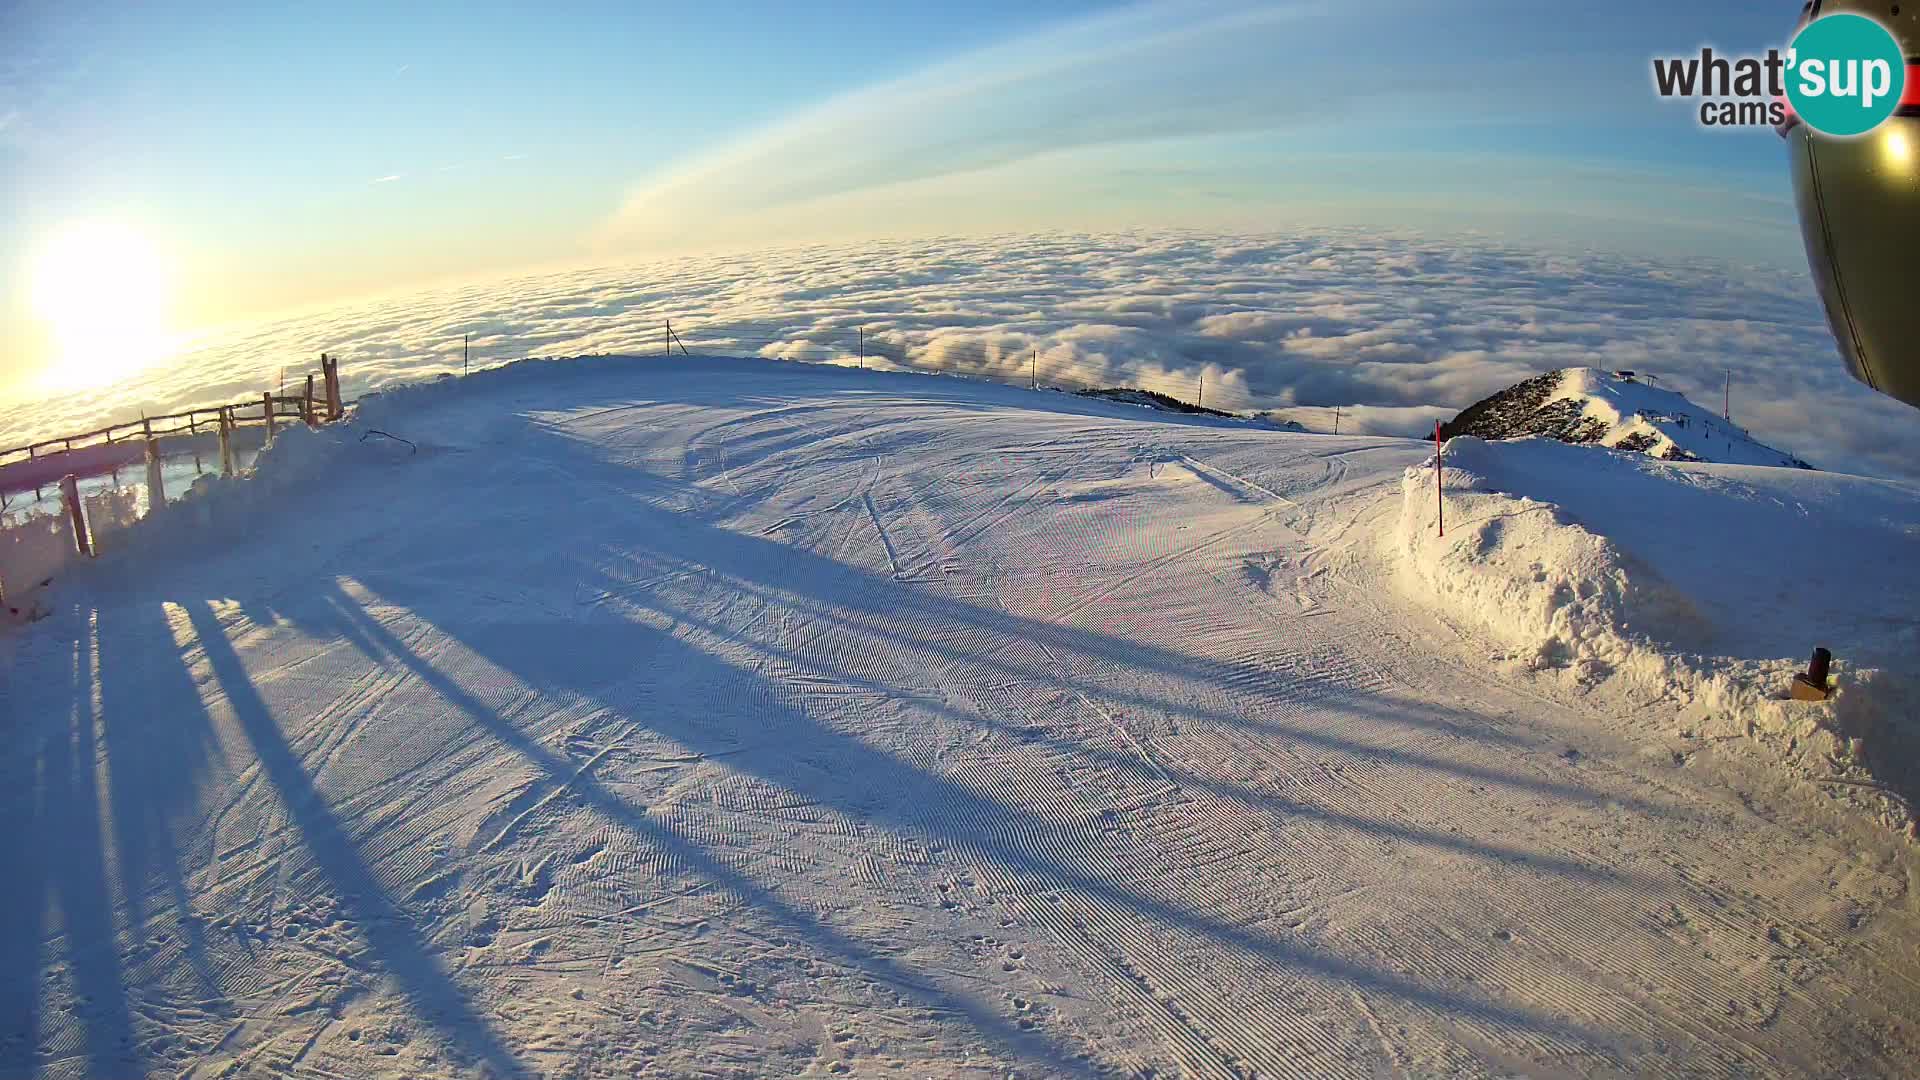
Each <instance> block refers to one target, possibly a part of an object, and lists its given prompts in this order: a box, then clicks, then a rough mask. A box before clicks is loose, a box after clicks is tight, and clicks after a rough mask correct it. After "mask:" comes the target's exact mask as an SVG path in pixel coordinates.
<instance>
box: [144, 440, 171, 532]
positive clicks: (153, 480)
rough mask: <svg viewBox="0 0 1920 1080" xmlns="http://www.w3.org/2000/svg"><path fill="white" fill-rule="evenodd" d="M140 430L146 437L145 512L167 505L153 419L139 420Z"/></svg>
mask: <svg viewBox="0 0 1920 1080" xmlns="http://www.w3.org/2000/svg"><path fill="white" fill-rule="evenodd" d="M140 430H141V432H142V433H143V434H145V435H146V437H147V513H149V514H151V513H153V512H154V511H155V510H158V509H160V508H161V507H163V506H165V505H167V487H166V481H165V480H164V479H163V478H162V477H161V475H160V472H161V470H160V440H159V439H156V438H154V437H153V421H151V420H144V419H143V420H141V421H140Z"/></svg>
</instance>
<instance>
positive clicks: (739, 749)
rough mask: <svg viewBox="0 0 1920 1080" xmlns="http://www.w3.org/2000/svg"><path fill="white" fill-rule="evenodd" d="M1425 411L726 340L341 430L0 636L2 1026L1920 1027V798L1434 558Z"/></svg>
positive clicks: (1884, 1048)
mask: <svg viewBox="0 0 1920 1080" xmlns="http://www.w3.org/2000/svg"><path fill="white" fill-rule="evenodd" d="M367 428H380V429H382V430H385V431H388V432H390V433H392V434H394V435H397V436H401V437H404V438H406V439H408V440H411V441H412V442H413V443H414V444H415V445H416V446H417V450H414V451H410V450H409V449H408V447H406V446H405V445H402V444H400V443H397V442H393V441H391V440H387V439H383V438H379V437H373V438H369V439H367V440H366V441H364V442H363V441H360V437H361V435H362V434H363V432H364V431H365V429H367ZM1426 452H1427V451H1426V448H1425V447H1424V446H1423V445H1422V444H1419V443H1415V442H1405V441H1400V440H1392V439H1381V438H1371V437H1361V438H1336V437H1330V436H1323V435H1304V434H1294V433H1288V432H1277V431H1271V430H1260V429H1256V428H1252V427H1250V426H1248V425H1244V424H1236V423H1233V422H1229V421H1220V420H1214V419H1209V418H1188V417H1176V416H1171V415H1168V414H1164V413H1154V412H1149V411H1146V410H1141V409H1137V408H1129V407H1126V406H1123V405H1115V404H1109V403H1103V402H1098V401H1092V400H1087V399H1081V398H1074V397H1070V396H1066V395H1057V394H1047V393H1033V392H1028V391H1022V390H1016V389H1010V388H1004V387H996V386H988V385H982V384H975V383H969V382H965V381H962V380H957V379H946V378H934V377H926V376H906V375H879V374H872V373H861V372H855V371H846V370H834V369H827V368H818V367H804V366H786V365H779V364H769V363H764V362H757V361H726V360H715V359H703V358H694V359H691V360H685V361H678V360H676V361H660V360H645V361H639V360H601V361H579V362H573V363H555V364H526V365H519V366H516V367H513V368H508V369H504V370H501V371H496V372H489V373H485V374H482V375H476V376H474V377H472V378H470V379H466V380H459V381H449V382H444V383H440V384H437V385H430V386H426V387H421V388H417V389H412V390H407V391H400V392H396V393H390V394H388V395H384V396H383V397H381V398H379V399H376V400H375V401H373V402H371V403H369V404H368V405H367V406H365V411H364V412H363V414H362V415H361V416H359V417H358V418H356V420H355V421H354V424H353V425H352V426H351V427H350V428H343V429H334V430H329V431H326V432H322V433H319V434H314V435H309V434H307V433H305V432H296V433H294V434H293V435H292V436H290V437H289V438H288V439H286V440H285V441H284V442H283V444H282V445H281V446H279V447H276V448H275V449H274V450H273V451H271V452H270V453H269V454H268V455H266V457H265V458H264V459H263V465H262V470H261V471H262V475H261V476H260V477H259V478H258V479H256V480H253V481H244V482H241V483H240V484H238V485H235V486H233V487H230V488H226V489H224V490H217V491H215V492H213V493H212V494H211V495H210V496H209V497H208V498H207V499H206V501H205V502H204V503H203V504H202V505H203V506H204V508H205V517H204V520H196V519H198V518H200V514H199V513H198V512H194V511H192V507H191V505H190V504H189V505H187V506H183V507H181V508H179V511H178V512H176V514H175V517H176V518H177V520H175V521H173V522H168V523H155V527H154V529H153V532H154V537H153V543H152V544H151V545H149V551H150V552H151V553H150V554H148V555H146V556H144V557H142V558H134V559H124V560H119V561H115V560H105V561H103V562H102V563H101V564H99V565H97V566H95V567H92V568H89V570H88V571H87V572H86V573H85V574H84V575H82V576H81V577H80V578H79V579H77V580H75V581H72V582H70V583H68V584H66V585H65V586H63V587H62V588H61V589H60V590H59V591H58V592H56V593H55V594H53V595H52V596H50V597H49V598H48V599H49V602H50V603H51V604H52V605H53V606H54V608H55V614H54V615H53V616H52V617H50V618H48V619H46V620H43V621H42V622H40V623H36V624H34V625H33V626H32V627H30V628H29V629H28V630H27V632H25V633H23V634H19V635H16V636H15V637H14V638H12V639H11V640H10V641H9V642H7V643H6V645H5V647H6V648H8V649H10V650H11V655H10V657H7V658H6V659H4V660H3V661H0V664H4V666H0V672H4V677H5V679H6V680H7V681H6V683H5V688H6V702H5V714H6V715H5V723H4V725H0V726H3V727H4V730H5V731H6V732H7V739H6V740H5V744H4V749H0V762H4V772H3V773H0V808H4V809H3V811H0V812H3V814H4V816H0V859H3V860H4V864H5V866H6V867H7V873H8V876H9V882H8V889H7V893H6V896H7V897H8V901H7V906H6V909H5V912H4V914H5V916H6V917H5V918H4V919H3V920H0V1025H4V1027H0V1075H4V1076H15V1075H41V1076H53V1077H81V1076H89V1075H91V1076H138V1075H174V1074H181V1075H189V1076H195V1077H214V1076H223V1077H227V1076H282V1075H290V1076H313V1077H362V1076H388V1075H391V1076H401V1075H405V1076H426V1077H436V1076H472V1075H492V1076H536V1075H545V1076H613V1075H619V1076H634V1075H640V1076H789V1075H838V1074H850V1075H856V1076H891V1075H901V1076H929V1075H931V1076H956V1077H1006V1076H1009V1075H1014V1074H1017V1075H1019V1076H1022V1077H1043V1076H1047V1077H1050V1076H1091V1075H1130V1076H1177V1075H1188V1076H1197V1077H1220V1078H1227V1077H1239V1076H1249V1075H1258V1076H1273V1077H1301V1078H1305V1077H1325V1076H1373V1075H1403V1074H1421V1075H1429V1074H1434V1075H1462V1076H1487V1075H1512V1074H1516V1073H1519V1074H1525V1075H1530V1076H1575V1075H1578V1076H1590V1075H1633V1074H1638V1075H1651V1074H1676V1073H1684V1074H1688V1075H1741V1076H1795V1075H1808V1074H1816V1075H1841V1074H1846V1075H1885V1076H1899V1075H1913V1074H1915V1073H1916V1072H1920V1053H1916V1026H1915V1024H1916V1020H1920V994H1916V990H1920V985H1917V984H1916V977H1917V976H1916V971H1920V968H1916V966H1915V964H1914V960H1915V943H1916V942H1920V926H1916V915H1915V912H1914V910H1913V905H1912V900H1911V896H1912V894H1911V892H1910V891H1909V873H1910V867H1911V865H1912V863H1911V856H1910V855H1908V854H1907V853H1906V852H1905V850H1904V848H1903V847H1901V846H1900V842H1898V841H1896V840H1895V839H1894V838H1893V837H1891V836H1889V835H1887V834H1885V833H1884V832H1881V831H1876V830H1873V829H1872V828H1870V827H1869V825H1868V824H1867V823H1866V822H1863V821H1859V820H1856V819H1855V818H1852V817H1850V816H1848V815H1846V814H1844V813H1839V812H1835V811H1832V810H1829V809H1827V808H1826V807H1825V806H1824V804H1822V803H1820V802H1818V801H1817V800H1815V799H1814V798H1812V797H1811V796H1808V795H1807V794H1806V793H1805V791H1804V790H1803V789H1802V788H1800V787H1795V786H1792V785H1789V784H1786V783H1784V782H1782V781H1777V780H1776V779H1775V778H1774V777H1772V776H1771V775H1769V774H1768V773H1766V772H1765V771H1764V770H1755V771H1751V772H1744V773H1743V772H1739V771H1737V769H1738V763H1737V762H1733V763H1730V764H1726V765H1725V766H1724V767H1722V766H1720V765H1716V764H1715V762H1714V760H1713V757H1712V750H1711V747H1704V748H1703V747H1700V746H1699V745H1697V744H1693V745H1691V746H1690V747H1688V748H1686V749H1684V750H1682V749H1676V748H1675V746H1674V745H1673V744H1672V742H1671V740H1669V739H1665V737H1664V736H1663V735H1662V734H1661V731H1662V730H1663V729H1662V726H1661V722H1660V719H1659V718H1658V717H1644V716H1619V715H1608V714H1604V713H1601V712H1598V711H1596V709H1595V706H1594V705H1593V704H1591V703H1588V702H1585V701H1583V700H1582V699H1579V698H1577V697H1571V696H1569V697H1565V698H1561V697H1556V696H1552V695H1551V694H1550V693H1547V692H1546V691H1542V690H1541V689H1539V688H1537V687H1534V686H1531V685H1529V684H1525V683H1520V682H1509V681H1506V680H1503V679H1502V678H1499V677H1495V676H1494V675H1492V674H1489V673H1488V672H1487V671H1485V670H1483V669H1484V667H1485V665H1484V652H1479V653H1477V652H1476V651H1475V647H1474V646H1473V645H1472V644H1471V643H1470V642H1468V641H1466V640H1463V639H1461V638H1459V637H1458V636H1456V635H1455V634H1454V633H1453V632H1452V631H1450V630H1448V629H1446V627H1445V626H1444V625H1443V624H1442V623H1441V622H1440V621H1439V620H1437V619H1435V618H1433V617H1431V616H1429V615H1426V614H1424V613H1423V612H1422V611H1420V610H1418V609H1417V608H1415V607H1414V606H1413V605H1412V604H1411V603H1408V602H1403V601H1401V600H1398V599H1396V594H1395V592H1394V590H1393V589H1391V588H1390V587H1387V585H1386V584H1385V582H1386V579H1387V571H1386V570H1385V569H1384V568H1381V567H1379V566H1376V565H1375V564H1374V563H1373V562H1372V561H1371V560H1372V559H1374V558H1375V554H1374V553H1375V552H1376V550H1377V547H1378V545H1376V544H1374V543H1371V542H1369V540H1368V538H1369V537H1370V536H1371V535H1372V534H1373V532H1374V531H1376V530H1378V529H1381V528H1386V527H1389V525H1390V523H1391V522H1393V521H1394V520H1395V516H1396V515H1397V514H1398V512H1399V510H1398V490H1399V489H1398V484H1399V480H1400V477H1401V473H1402V470H1403V469H1405V468H1406V467H1407V466H1408V465H1410V464H1413V463H1415V462H1418V461H1419V460H1421V459H1422V457H1423V456H1424V455H1425V454H1426ZM322 466H325V467H326V472H325V474H324V477H322V474H321V473H320V471H319V470H320V468H321V467H322ZM269 507H271V508H272V509H274V510H275V511H276V512H273V513H267V512H265V511H266V510H267V509H268V508H269ZM171 543H177V544H179V545H181V546H180V547H178V548H170V547H169V546H168V545H169V544H171ZM162 556H165V563H166V565H161V562H162Z"/></svg>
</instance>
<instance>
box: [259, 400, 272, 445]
mask: <svg viewBox="0 0 1920 1080" xmlns="http://www.w3.org/2000/svg"><path fill="white" fill-rule="evenodd" d="M260 403H261V404H262V405H264V406H266V417H267V445H268V446H272V445H273V432H274V426H273V391H271V390H269V391H267V392H266V393H264V394H261V395H260Z"/></svg>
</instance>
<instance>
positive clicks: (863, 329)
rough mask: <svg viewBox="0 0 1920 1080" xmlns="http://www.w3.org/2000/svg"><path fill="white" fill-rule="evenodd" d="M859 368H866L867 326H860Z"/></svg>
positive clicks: (863, 369) (862, 369)
mask: <svg viewBox="0 0 1920 1080" xmlns="http://www.w3.org/2000/svg"><path fill="white" fill-rule="evenodd" d="M860 370H861V371H865V370H867V328H866V327H864V326H863V327H861V328H860Z"/></svg>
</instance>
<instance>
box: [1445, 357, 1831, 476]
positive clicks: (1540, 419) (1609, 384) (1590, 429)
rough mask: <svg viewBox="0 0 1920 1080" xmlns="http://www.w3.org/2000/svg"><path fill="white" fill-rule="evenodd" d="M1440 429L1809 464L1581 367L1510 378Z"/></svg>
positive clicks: (1636, 384)
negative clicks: (1514, 380) (1518, 380)
mask: <svg viewBox="0 0 1920 1080" xmlns="http://www.w3.org/2000/svg"><path fill="white" fill-rule="evenodd" d="M1441 433H1442V434H1443V435H1444V436H1445V437H1447V438H1453V437H1455V436H1459V435H1472V436H1476V437H1478V438H1482V439H1516V438H1526V437H1528V436H1544V437H1546V438H1550V439H1557V440H1559V441H1561V442H1564V443H1575V444H1581V445H1593V446H1604V447H1607V448H1609V449H1614V450H1626V451H1630V452H1633V453H1639V454H1645V455H1647V456H1648V457H1653V458H1659V459H1661V460H1663V461H1718V462H1724V463H1727V464H1734V465H1777V466H1788V467H1791V468H1797V469H1810V468H1812V466H1810V465H1808V464H1807V463H1806V462H1804V461H1801V460H1800V459H1799V458H1796V457H1794V456H1793V455H1791V454H1787V453H1785V452H1783V451H1780V450H1776V449H1774V448H1773V447H1771V446H1768V445H1766V444H1765V443H1762V442H1759V441H1758V440H1756V439H1754V438H1753V436H1751V435H1749V434H1748V433H1747V431H1746V429H1744V428H1742V427H1740V426H1739V425H1737V424H1734V423H1732V422H1731V421H1729V420H1727V419H1725V418H1724V417H1721V416H1719V415H1717V414H1715V413H1714V412H1713V411H1712V410H1709V409H1703V408H1701V407H1700V406H1699V405H1696V404H1694V403H1693V402H1691V401H1689V400H1687V398H1686V397H1685V396H1684V395H1681V394H1676V393H1674V392H1673V391H1671V390H1662V389H1660V388H1659V387H1657V386H1649V385H1647V384H1646V383H1643V382H1640V381H1638V380H1637V379H1636V378H1634V376H1633V374H1632V373H1631V372H1607V371H1600V370H1597V369H1595V368H1589V367H1572V368H1563V369H1561V370H1559V371H1551V372H1548V373H1547V374H1545V375H1539V376H1536V377H1534V378H1531V379H1528V380H1526V381H1525V382H1521V383H1516V384H1515V385H1513V386H1510V387H1508V388H1507V389H1505V390H1502V391H1500V392H1499V393H1497V394H1494V395H1493V396H1491V397H1488V398H1485V399H1483V400H1481V401H1478V402H1476V403H1474V404H1473V405H1470V406H1468V407H1467V408H1466V409H1465V410H1464V411H1463V412H1461V413H1460V415H1459V416H1456V417H1454V418H1453V421H1452V422H1451V423H1448V424H1444V425H1442V426H1441Z"/></svg>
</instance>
